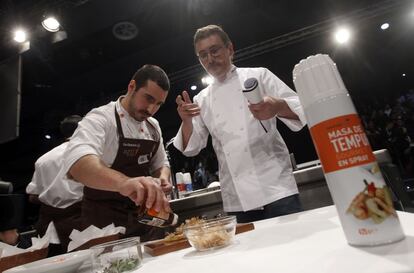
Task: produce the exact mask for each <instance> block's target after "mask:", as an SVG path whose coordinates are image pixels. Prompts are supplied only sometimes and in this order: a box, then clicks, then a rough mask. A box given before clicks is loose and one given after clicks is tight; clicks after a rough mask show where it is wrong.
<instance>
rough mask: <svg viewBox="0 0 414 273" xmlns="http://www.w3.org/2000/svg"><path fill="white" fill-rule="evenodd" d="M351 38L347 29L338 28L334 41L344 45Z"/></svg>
mask: <svg viewBox="0 0 414 273" xmlns="http://www.w3.org/2000/svg"><path fill="white" fill-rule="evenodd" d="M350 38H351V32H350V31H349V30H348V29H347V28H340V29H338V30H337V31H336V32H335V40H336V41H337V42H338V43H339V44H345V43H347V42H348V41H349V39H350Z"/></svg>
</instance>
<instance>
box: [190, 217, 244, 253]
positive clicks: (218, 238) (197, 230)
mask: <svg viewBox="0 0 414 273" xmlns="http://www.w3.org/2000/svg"><path fill="white" fill-rule="evenodd" d="M236 224H237V221H236V216H224V217H219V218H215V219H210V220H205V221H204V222H203V223H200V224H197V225H192V226H188V227H184V235H185V237H186V238H187V239H188V241H189V242H190V244H191V245H192V246H193V247H194V248H195V249H196V250H198V251H206V250H212V249H217V248H221V247H225V246H228V245H230V244H231V243H232V242H233V240H234V235H235V232H236Z"/></svg>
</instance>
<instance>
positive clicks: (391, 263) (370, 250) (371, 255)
mask: <svg viewBox="0 0 414 273" xmlns="http://www.w3.org/2000/svg"><path fill="white" fill-rule="evenodd" d="M398 215H399V217H400V220H401V223H402V226H403V229H404V232H405V234H406V238H405V239H404V240H402V241H400V242H397V243H393V244H389V245H384V246H377V247H352V246H350V245H348V244H347V242H346V240H345V236H344V234H343V232H342V228H341V225H340V223H339V218H338V216H337V213H336V210H335V207H334V206H329V207H323V208H319V209H316V210H310V211H305V212H302V213H297V214H291V215H287V216H283V217H278V218H273V219H268V220H264V221H259V222H255V223H254V224H255V230H253V231H249V232H245V233H241V234H238V235H236V242H235V243H234V244H233V245H231V246H228V247H226V248H222V249H219V250H216V251H213V252H196V251H195V250H194V249H193V248H187V249H183V250H180V251H176V252H172V253H169V254H165V255H162V256H158V257H151V256H149V255H147V254H144V262H143V266H142V267H141V268H139V269H137V270H136V271H134V272H138V273H154V272H168V273H175V272H176V273H185V272H189V273H190V272H191V273H204V272H206V273H207V272H208V273H211V272H226V273H231V272H237V273H240V272H246V273H247V272H248V273H266V272H269V273H270V272H271V273H279V272H280V273H282V272H283V273H287V272H298V273H299V272H301V273H302V272H318V273H322V272H327V273H328V272H329V273H333V272H335V273H340V272H344V273H345V272H346V273H350V272H364V273H369V272H372V273H381V272H393V273H395V272H399V273H402V272H407V273H408V272H414V214H411V213H405V212H399V213H398ZM79 272H82V273H86V272H90V269H88V268H85V267H83V268H82V269H81V270H79Z"/></svg>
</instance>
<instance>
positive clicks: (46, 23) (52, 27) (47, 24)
mask: <svg viewBox="0 0 414 273" xmlns="http://www.w3.org/2000/svg"><path fill="white" fill-rule="evenodd" d="M42 26H43V27H44V28H45V29H46V30H47V31H50V32H57V31H59V28H60V24H59V22H58V20H56V18H55V17H48V18H46V19H45V20H43V22H42Z"/></svg>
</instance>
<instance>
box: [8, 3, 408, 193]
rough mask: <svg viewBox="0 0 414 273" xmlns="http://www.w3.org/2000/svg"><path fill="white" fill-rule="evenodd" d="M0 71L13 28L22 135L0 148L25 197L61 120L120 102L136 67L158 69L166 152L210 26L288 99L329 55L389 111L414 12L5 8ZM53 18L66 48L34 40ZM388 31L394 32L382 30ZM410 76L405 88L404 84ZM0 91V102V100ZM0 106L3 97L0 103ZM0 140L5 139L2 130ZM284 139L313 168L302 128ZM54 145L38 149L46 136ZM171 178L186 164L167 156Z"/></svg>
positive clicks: (354, 86) (239, 61) (345, 6)
mask: <svg viewBox="0 0 414 273" xmlns="http://www.w3.org/2000/svg"><path fill="white" fill-rule="evenodd" d="M0 3H1V4H0V42H1V44H0V62H4V61H6V60H8V59H9V58H10V57H12V56H16V55H17V54H18V51H19V47H18V45H16V43H14V42H13V41H12V39H11V37H12V36H11V31H12V29H13V27H15V26H25V27H26V29H27V30H28V31H29V32H30V37H29V39H30V43H31V45H30V50H28V51H25V52H23V53H21V55H22V86H21V91H22V97H21V109H20V110H21V111H20V136H19V137H18V138H17V139H15V140H12V141H8V142H6V143H3V144H0V178H1V179H2V180H5V181H11V182H13V183H14V185H15V190H16V191H24V188H25V186H26V184H27V183H28V182H29V181H30V179H31V176H32V173H33V167H34V162H35V160H36V159H37V158H38V157H39V156H41V155H42V154H43V153H45V152H47V151H48V150H50V149H52V148H53V147H55V146H56V145H58V144H60V143H61V142H62V140H63V139H62V136H61V135H60V133H59V123H60V121H61V120H62V119H63V118H64V117H66V116H68V115H72V114H79V115H85V114H86V113H87V112H88V111H89V110H90V109H91V108H93V107H96V106H100V105H103V104H106V103H107V102H109V101H110V100H115V99H116V98H117V97H118V96H119V95H120V94H122V93H124V90H125V88H126V87H127V84H128V81H129V80H130V78H131V76H132V74H133V73H134V72H135V71H136V69H137V68H139V67H140V66H142V65H143V64H145V63H152V64H157V65H159V66H161V67H162V68H164V69H165V71H166V72H167V73H168V74H169V76H170V79H171V83H172V88H171V91H170V94H169V96H168V99H167V103H166V104H165V105H164V106H163V107H162V108H161V109H160V111H159V112H158V113H157V114H156V116H155V117H156V118H157V119H158V120H159V121H160V124H161V128H162V129H163V136H164V141H168V140H169V139H171V138H172V137H173V136H174V135H175V134H176V132H177V129H178V127H179V124H180V120H179V117H178V114H177V113H176V106H175V97H176V96H177V94H179V93H180V92H181V91H182V90H184V89H186V90H189V88H190V86H191V85H193V84H196V85H197V86H198V89H197V90H196V91H190V93H191V96H193V95H195V94H197V93H198V92H199V91H200V90H201V88H202V87H203V85H202V83H201V81H200V79H201V77H202V76H204V75H205V73H204V72H203V70H202V68H201V66H200V65H199V64H198V60H197V58H196V57H195V55H194V51H193V46H192V36H193V34H194V32H195V30H196V29H197V28H199V27H202V26H205V25H207V24H219V25H221V26H222V27H223V28H224V29H225V31H226V32H227V33H228V34H229V36H230V38H231V39H232V41H233V44H234V46H235V49H236V57H235V64H236V65H237V66H241V67H242V66H263V67H267V68H269V69H270V70H271V71H272V72H273V73H275V74H276V75H277V76H278V77H279V78H281V79H282V80H283V81H284V82H286V83H287V84H288V85H289V86H291V87H292V88H293V82H292V70H293V67H294V65H295V64H296V63H298V62H299V61H300V60H301V59H303V58H306V57H307V56H309V55H312V54H317V53H326V54H329V55H330V56H331V57H332V58H333V59H334V61H335V62H336V63H337V65H338V68H339V70H340V72H341V75H342V77H343V79H344V82H345V84H346V85H347V87H348V89H349V91H350V94H351V96H352V98H353V99H354V101H355V103H356V104H357V107H359V108H363V107H364V104H366V103H370V101H372V100H378V99H380V100H382V101H387V100H391V99H392V98H395V97H398V95H399V94H400V93H402V92H405V91H407V90H409V89H410V88H413V86H414V85H413V74H414V69H413V66H414V53H413V48H414V3H413V1H409V0H386V1H384V0H382V1H367V0H315V1H309V0H300V1H288V0H273V1H272V0H268V1H266V0H254V1H253V0H151V1H138V0H119V1H113V0H71V1H69V0H66V1H46V0H44V1H43V0H13V1H12V0H9V1H0ZM46 13H53V14H55V16H56V17H57V18H58V19H59V21H60V22H61V24H62V27H63V30H64V31H65V32H66V34H67V38H66V39H65V40H63V41H60V42H57V43H52V42H51V41H52V39H53V35H52V34H51V33H48V32H46V31H44V30H43V29H42V27H41V26H40V22H41V21H42V16H43V15H44V14H46ZM122 21H128V22H131V23H133V24H135V25H136V26H137V29H138V35H137V36H136V37H135V38H133V39H131V40H120V39H118V38H116V37H115V36H114V34H113V26H114V25H115V24H116V23H119V22H122ZM385 22H388V23H389V24H390V28H389V29H388V30H386V31H382V30H381V29H380V25H381V24H382V23H385ZM342 24H346V25H347V26H349V27H350V28H351V29H352V31H353V38H352V40H351V43H350V44H349V45H347V46H338V45H337V44H336V43H335V42H334V41H333V37H332V36H333V31H334V29H335V28H336V27H337V26H339V25H342ZM403 73H405V74H406V76H405V77H403V76H402V74H403ZM1 88H4V87H1V86H0V92H3V90H2V89H1ZM0 98H1V97H0ZM0 129H2V130H3V128H0ZM280 130H281V133H282V135H283V136H284V139H285V141H286V143H287V145H288V147H289V150H290V151H291V152H293V153H294V154H295V157H296V161H297V163H302V162H306V161H310V160H314V159H316V154H315V151H314V149H313V145H312V141H311V139H310V137H309V133H308V130H307V128H305V129H303V130H302V131H300V132H299V133H292V132H290V131H289V130H288V129H287V128H286V127H284V126H283V125H281V126H280ZM46 134H48V135H50V136H51V139H46V138H45V135H46ZM172 156H173V161H174V162H173V163H174V164H175V165H176V166H175V167H176V168H177V169H180V168H182V167H183V166H184V158H183V157H182V156H180V155H179V154H177V153H176V152H174V151H173V152H172Z"/></svg>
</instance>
